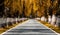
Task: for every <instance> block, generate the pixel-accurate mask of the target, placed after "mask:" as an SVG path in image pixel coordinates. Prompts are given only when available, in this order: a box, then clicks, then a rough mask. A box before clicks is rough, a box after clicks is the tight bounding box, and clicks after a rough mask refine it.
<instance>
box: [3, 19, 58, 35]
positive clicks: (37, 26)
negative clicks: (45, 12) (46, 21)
mask: <svg viewBox="0 0 60 35" xmlns="http://www.w3.org/2000/svg"><path fill="white" fill-rule="evenodd" d="M3 35H57V34H56V33H55V32H54V31H52V30H51V29H49V28H47V27H46V26H44V25H43V24H41V23H40V22H38V21H37V20H35V19H30V20H28V21H26V22H24V23H22V24H19V25H18V26H16V27H14V28H12V29H10V30H8V31H6V32H4V33H3Z"/></svg>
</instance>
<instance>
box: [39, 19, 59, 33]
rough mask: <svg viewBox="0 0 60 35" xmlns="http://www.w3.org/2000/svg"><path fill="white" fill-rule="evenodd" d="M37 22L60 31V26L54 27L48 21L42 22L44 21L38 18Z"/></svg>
mask: <svg viewBox="0 0 60 35" xmlns="http://www.w3.org/2000/svg"><path fill="white" fill-rule="evenodd" d="M39 22H41V23H42V24H44V25H45V26H47V27H49V28H51V29H52V30H54V31H55V32H57V33H60V28H59V27H55V26H54V25H51V24H50V23H48V22H44V21H40V20H39Z"/></svg>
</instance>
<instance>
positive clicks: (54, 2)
mask: <svg viewBox="0 0 60 35" xmlns="http://www.w3.org/2000/svg"><path fill="white" fill-rule="evenodd" d="M59 1H60V0H4V1H3V2H1V4H2V3H3V5H1V6H3V7H2V10H1V8H0V10H1V12H3V13H0V14H1V16H2V17H30V16H31V17H41V16H45V17H47V16H48V15H51V16H52V15H53V14H55V15H59V14H60V2H59Z"/></svg>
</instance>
